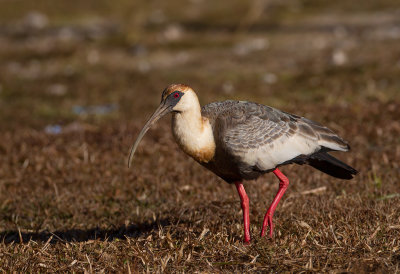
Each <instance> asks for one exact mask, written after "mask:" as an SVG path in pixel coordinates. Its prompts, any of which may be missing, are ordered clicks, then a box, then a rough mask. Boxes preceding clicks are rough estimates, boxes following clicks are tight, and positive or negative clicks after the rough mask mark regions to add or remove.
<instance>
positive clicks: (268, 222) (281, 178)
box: [261, 169, 289, 238]
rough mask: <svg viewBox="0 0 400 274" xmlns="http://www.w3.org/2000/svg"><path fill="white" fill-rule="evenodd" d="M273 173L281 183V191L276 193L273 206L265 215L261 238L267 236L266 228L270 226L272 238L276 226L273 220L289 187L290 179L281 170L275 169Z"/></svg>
mask: <svg viewBox="0 0 400 274" xmlns="http://www.w3.org/2000/svg"><path fill="white" fill-rule="evenodd" d="M273 172H274V174H275V175H276V177H278V179H279V181H280V182H279V190H278V193H276V196H275V198H274V200H273V201H272V203H271V205H270V206H269V208H268V210H267V213H266V214H265V217H264V222H263V226H262V229H261V237H263V236H264V235H265V228H266V227H267V226H269V236H270V237H271V238H272V235H273V233H274V224H273V222H272V218H273V217H274V212H275V208H276V206H277V205H278V203H279V201H280V200H281V198H282V196H283V194H284V193H285V191H286V189H287V188H288V186H289V179H288V178H287V177H286V176H285V175H283V173H282V172H281V171H280V170H279V169H275V170H274V171H273Z"/></svg>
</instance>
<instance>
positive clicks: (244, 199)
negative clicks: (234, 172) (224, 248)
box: [235, 182, 250, 244]
mask: <svg viewBox="0 0 400 274" xmlns="http://www.w3.org/2000/svg"><path fill="white" fill-rule="evenodd" d="M235 185H236V189H237V191H238V193H239V196H240V201H241V205H242V211H243V225H244V243H245V244H249V243H250V217H249V197H247V194H246V191H245V190H244V186H243V184H242V183H241V182H237V183H235Z"/></svg>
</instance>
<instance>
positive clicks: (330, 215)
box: [0, 0, 400, 273]
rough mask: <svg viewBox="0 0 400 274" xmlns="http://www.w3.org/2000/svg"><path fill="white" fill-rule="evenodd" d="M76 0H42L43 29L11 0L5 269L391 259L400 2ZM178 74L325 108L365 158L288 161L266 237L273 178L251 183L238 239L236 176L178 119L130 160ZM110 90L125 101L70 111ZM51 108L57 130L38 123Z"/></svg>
mask: <svg viewBox="0 0 400 274" xmlns="http://www.w3.org/2000/svg"><path fill="white" fill-rule="evenodd" d="M256 2H257V1H256ZM10 3H11V2H10ZM51 3H52V2H51ZM68 3H69V2H65V1H61V2H60V4H58V5H60V6H59V7H58V6H53V5H51V4H50V2H48V1H41V2H40V5H39V6H38V7H34V8H35V9H36V10H39V11H42V12H43V13H44V14H47V15H48V19H49V22H48V23H47V24H45V25H44V26H43V27H41V28H32V26H30V27H29V24H28V25H27V23H26V22H27V21H29V20H27V19H25V21H24V20H23V18H24V16H25V15H26V13H27V12H28V11H29V9H30V8H33V7H31V4H30V2H29V1H21V5H20V6H19V7H18V8H16V9H15V10H14V13H10V11H11V10H12V9H11V8H10V7H9V5H10V4H9V3H7V2H3V3H2V4H1V5H3V8H2V9H0V11H1V12H0V13H3V12H4V13H5V12H6V11H8V13H7V15H5V16H4V17H2V18H3V19H1V25H0V40H1V41H0V58H1V59H2V62H0V129H1V132H0V239H1V243H0V269H1V270H3V271H6V272H11V271H21V272H39V271H40V272H54V271H59V272H61V271H68V272H73V271H75V272H82V271H88V272H100V271H107V272H110V271H115V272H117V271H118V272H120V271H123V272H144V271H149V272H153V271H159V272H161V271H167V272H178V271H179V272H193V271H204V272H231V271H236V272H243V271H265V272H283V271H287V272H301V271H309V272H310V271H317V272H322V271H326V272H328V271H330V272H355V273H360V272H382V273H395V272H399V265H400V255H399V254H400V240H399V239H400V210H399V209H400V190H399V177H400V176H399V175H400V166H399V162H400V138H399V136H400V122H399V117H400V95H399V90H400V80H399V79H400V46H399V45H400V34H399V28H400V21H399V20H398V11H397V12H396V11H395V9H396V8H397V9H399V8H400V7H399V5H398V4H397V3H396V1H389V0H388V1H379V2H378V1H368V2H367V4H366V5H365V6H364V9H363V10H358V9H357V8H355V6H352V4H350V3H349V2H348V1H339V2H337V4H336V5H335V6H332V4H329V5H328V4H326V5H322V4H321V3H318V4H317V3H314V1H296V2H283V4H282V3H281V2H277V1H266V3H263V5H265V11H264V12H263V13H262V14H261V15H260V16H259V18H257V20H250V21H251V22H247V21H246V22H240V21H239V20H237V17H238V15H237V14H241V12H243V10H246V9H249V10H250V11H251V7H247V6H245V5H244V4H243V3H244V2H241V1H234V2H230V3H231V4H230V5H226V3H225V1H222V2H221V4H215V5H216V6H210V5H209V4H206V2H203V1H189V2H187V3H186V2H185V4H182V3H180V2H179V1H169V3H170V4H168V5H166V4H161V3H159V4H160V5H155V6H152V5H151V4H148V3H147V1H138V2H135V3H134V4H132V3H130V1H121V2H120V3H119V4H115V5H112V6H110V5H109V4H107V3H108V2H104V3H103V1H98V5H97V6H96V8H95V9H91V4H90V3H91V1H86V2H85V3H86V4H82V6H76V7H74V6H71V5H70V4H68ZM96 3H97V2H96ZM260 3H261V1H260ZM260 3H258V4H257V5H259V4H260ZM335 3H336V2H335ZM352 3H353V2H352ZM355 3H361V2H360V1H356V2H355ZM354 5H355V4H354ZM177 7H179V9H178V8H177ZM63 11H65V12H63ZM160 18H161V19H160ZM24 22H25V23H24ZM70 26H73V27H70ZM66 27H70V28H66ZM238 31H240V33H239V34H238ZM63 35H64V36H63ZM171 82H184V83H189V84H191V85H192V86H193V87H194V88H195V89H196V90H197V91H198V92H199V96H200V99H201V101H202V102H203V103H207V102H210V101H215V100H223V99H228V98H237V99H247V100H253V101H257V102H260V103H265V104H268V105H273V106H275V107H278V108H282V109H284V110H286V111H289V112H294V113H296V114H300V115H304V116H307V117H308V118H311V119H314V120H317V121H320V122H322V123H325V124H327V125H328V126H329V127H331V128H332V129H334V130H335V131H337V132H339V133H340V135H342V136H343V137H344V138H345V139H347V140H349V141H350V143H351V145H352V152H350V153H345V154H338V157H339V158H341V159H343V160H345V161H346V162H347V163H349V164H351V165H353V166H355V167H356V168H357V169H359V170H360V174H359V175H358V176H357V177H356V178H355V179H354V180H352V181H340V180H336V179H333V178H330V177H328V176H327V175H324V174H321V173H319V172H318V171H315V170H313V169H312V168H309V167H300V166H288V167H284V168H283V169H282V171H283V172H284V173H285V174H286V175H287V176H288V178H289V179H290V182H291V185H290V187H289V190H288V191H287V193H286V194H285V196H284V198H283V200H282V201H281V203H280V205H279V206H278V209H277V212H276V214H275V223H276V233H275V239H274V240H270V239H267V238H263V239H262V238H260V237H259V236H258V235H259V232H260V228H261V227H260V226H261V222H262V218H263V215H264V213H265V210H266V209H267V207H268V205H269V203H270V201H271V200H272V198H273V196H274V194H275V192H276V190H277V187H278V181H277V179H276V178H275V177H274V176H273V175H265V176H264V177H262V178H260V179H259V180H257V181H252V182H248V183H247V184H246V190H247V192H248V194H249V197H250V202H251V204H250V208H251V211H250V214H251V215H250V219H251V221H252V224H251V231H252V236H253V241H252V244H251V245H249V246H244V245H243V244H242V233H243V231H242V219H241V211H240V203H239V197H238V196H237V193H236V190H235V189H234V187H233V186H230V185H228V184H226V183H224V182H222V181H221V180H219V179H218V178H216V176H214V175H213V174H211V173H210V172H208V171H206V170H205V169H203V168H202V167H200V166H199V165H198V164H196V163H195V162H194V161H193V160H190V159H189V160H188V158H187V157H186V156H185V155H184V154H183V153H182V152H181V151H179V149H178V147H177V145H176V144H175V143H174V141H173V138H172V136H171V134H170V133H169V132H170V129H169V127H170V126H169V119H163V120H161V121H160V122H159V123H158V125H157V126H156V127H155V128H154V129H152V130H150V132H149V133H148V134H147V135H146V137H145V138H144V140H143V141H142V143H141V146H140V147H139V150H138V152H137V157H136V159H135V162H134V167H133V168H132V169H131V170H129V169H128V168H127V167H126V160H127V153H128V150H129V148H130V145H131V144H132V142H133V141H134V139H135V137H136V135H137V133H138V132H139V130H140V128H141V126H142V125H143V124H144V122H145V120H146V118H147V117H148V116H149V115H150V113H151V112H152V111H153V110H154V109H155V107H156V105H157V103H158V102H159V97H160V94H161V90H162V88H164V87H165V86H166V85H167V84H169V83H171ZM103 104H113V105H116V106H118V108H117V109H111V112H109V113H108V112H107V111H106V113H105V114H90V113H89V114H77V113H76V112H74V110H76V106H77V105H79V106H93V105H103ZM93 109H95V108H89V110H88V111H93ZM49 124H59V125H60V126H61V127H62V130H63V131H62V132H61V133H60V134H55V135H54V134H49V133H46V131H45V127H46V126H47V125H49Z"/></svg>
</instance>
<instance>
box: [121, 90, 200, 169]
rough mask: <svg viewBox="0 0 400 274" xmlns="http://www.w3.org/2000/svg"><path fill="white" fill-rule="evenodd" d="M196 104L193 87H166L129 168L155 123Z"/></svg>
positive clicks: (138, 138)
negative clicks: (169, 114)
mask: <svg viewBox="0 0 400 274" xmlns="http://www.w3.org/2000/svg"><path fill="white" fill-rule="evenodd" d="M196 102H198V100H197V96H196V94H195V92H194V91H193V90H192V88H191V87H189V86H187V85H183V84H172V85H169V86H168V87H166V88H165V89H164V91H163V93H162V96H161V103H160V105H159V106H158V108H157V109H156V111H155V112H154V113H153V115H152V116H151V117H150V119H149V120H148V121H147V123H146V124H145V125H144V127H143V129H142V130H141V131H140V133H139V136H138V137H137V139H136V142H135V143H134V145H133V146H132V148H131V152H130V154H129V160H128V167H130V165H131V162H132V159H133V155H134V153H135V151H136V148H137V147H138V145H139V143H140V141H141V140H142V138H143V136H144V135H145V134H146V132H147V131H148V130H149V128H150V127H151V126H152V125H153V124H154V123H155V122H157V121H158V120H159V119H160V118H161V117H163V116H165V115H166V114H168V113H170V112H177V113H180V112H184V111H186V110H188V109H190V108H192V107H193V105H194V104H195V103H196ZM197 104H198V103H197Z"/></svg>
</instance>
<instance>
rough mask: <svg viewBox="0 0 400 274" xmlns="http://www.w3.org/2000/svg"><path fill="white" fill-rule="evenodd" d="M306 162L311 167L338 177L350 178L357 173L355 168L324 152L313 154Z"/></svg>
mask: <svg viewBox="0 0 400 274" xmlns="http://www.w3.org/2000/svg"><path fill="white" fill-rule="evenodd" d="M307 162H308V164H309V165H311V166H312V167H314V168H316V169H318V170H320V171H322V172H324V173H326V174H328V175H330V176H332V177H335V178H339V179H344V180H351V179H353V178H354V176H355V175H357V174H358V171H357V170H356V169H354V168H353V167H351V166H349V165H347V164H345V163H343V162H342V161H340V160H338V159H336V158H335V157H333V156H332V155H330V154H328V153H326V152H319V153H315V154H313V155H312V156H311V157H310V158H309V159H308V161H307Z"/></svg>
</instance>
